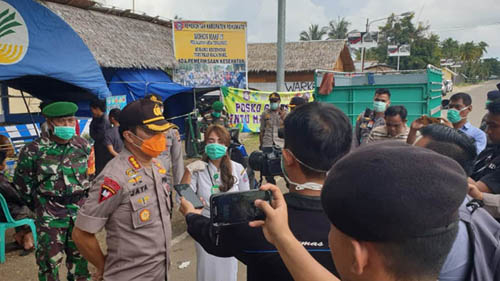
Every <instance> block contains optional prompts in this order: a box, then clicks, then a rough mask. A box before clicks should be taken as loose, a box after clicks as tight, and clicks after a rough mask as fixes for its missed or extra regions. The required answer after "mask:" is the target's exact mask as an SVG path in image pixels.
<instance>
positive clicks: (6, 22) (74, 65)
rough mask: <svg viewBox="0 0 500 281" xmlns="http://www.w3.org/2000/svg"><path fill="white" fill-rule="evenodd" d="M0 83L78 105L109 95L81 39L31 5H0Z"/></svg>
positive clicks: (22, 0) (13, 0)
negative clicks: (76, 102)
mask: <svg viewBox="0 0 500 281" xmlns="http://www.w3.org/2000/svg"><path fill="white" fill-rule="evenodd" d="M0 80H1V81H6V80H7V84H8V85H9V86H11V87H14V88H19V89H21V90H25V91H27V92H29V93H30V94H32V95H34V96H36V97H38V98H42V99H51V100H56V99H63V98H64V97H65V99H71V100H74V101H81V100H89V99H91V98H92V97H93V96H97V97H98V98H100V99H103V98H106V97H107V96H109V95H110V93H109V90H108V88H107V85H106V81H105V79H104V76H103V75H102V72H101V69H100V67H99V65H98V63H97V62H96V60H95V58H94V56H93V55H92V53H91V52H90V51H89V49H88V48H87V46H86V45H85V43H84V42H83V41H82V39H81V38H80V37H79V36H78V34H77V33H76V32H75V31H74V30H73V29H72V28H71V27H70V26H69V25H68V24H67V23H66V22H65V21H64V20H62V19H61V18H60V17H59V16H57V15H56V14H54V13H53V12H52V11H50V10H49V9H47V8H46V7H44V6H42V5H41V4H39V3H37V2H35V1H34V0H3V1H0ZM57 94H59V95H61V94H64V96H62V97H61V96H57Z"/></svg>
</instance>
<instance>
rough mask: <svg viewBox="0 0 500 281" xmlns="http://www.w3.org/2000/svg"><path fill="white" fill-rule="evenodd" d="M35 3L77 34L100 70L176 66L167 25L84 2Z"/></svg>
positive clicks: (170, 29)
mask: <svg viewBox="0 0 500 281" xmlns="http://www.w3.org/2000/svg"><path fill="white" fill-rule="evenodd" d="M39 2H40V3H41V4H43V5H45V6H46V7H47V8H49V9H50V10H51V11H53V12H54V13H56V14H57V15H59V16H60V17H61V18H62V19H63V20H64V21H66V22H67V23H68V24H69V25H70V26H71V27H72V28H73V29H74V30H75V31H76V32H77V33H78V35H79V36H80V37H81V38H82V39H83V41H84V42H85V44H86V45H87V46H88V48H89V49H90V51H91V52H92V54H93V55H94V57H95V58H96V60H97V62H98V63H99V64H100V65H101V67H110V68H140V69H167V68H174V67H175V66H176V64H177V62H176V60H175V57H174V51H173V42H172V28H171V22H170V21H165V20H161V19H159V18H158V17H149V16H146V15H139V14H135V13H132V12H131V11H130V10H120V9H115V8H105V7H101V6H99V5H98V4H96V3H95V2H93V1H88V0H49V1H41V0H39ZM55 2H57V3H55Z"/></svg>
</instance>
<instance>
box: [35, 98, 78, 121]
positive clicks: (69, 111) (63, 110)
mask: <svg viewBox="0 0 500 281" xmlns="http://www.w3.org/2000/svg"><path fill="white" fill-rule="evenodd" d="M77 110H78V106H77V105H76V104H74V103H72V102H67V101H57V102H53V103H51V104H49V105H47V106H45V107H44V108H43V110H42V114H43V115H44V116H45V117H49V118H56V117H64V116H74V115H75V113H76V111H77Z"/></svg>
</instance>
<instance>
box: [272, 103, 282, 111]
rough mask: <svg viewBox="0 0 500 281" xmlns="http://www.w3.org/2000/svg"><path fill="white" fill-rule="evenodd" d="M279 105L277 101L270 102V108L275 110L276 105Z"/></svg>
mask: <svg viewBox="0 0 500 281" xmlns="http://www.w3.org/2000/svg"><path fill="white" fill-rule="evenodd" d="M279 105H280V104H279V103H277V102H272V103H271V110H276V109H278V106H279Z"/></svg>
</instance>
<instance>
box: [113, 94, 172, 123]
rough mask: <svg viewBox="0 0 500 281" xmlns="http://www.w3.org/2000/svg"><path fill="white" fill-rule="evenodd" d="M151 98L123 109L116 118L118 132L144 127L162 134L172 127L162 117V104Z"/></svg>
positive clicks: (140, 100)
mask: <svg viewBox="0 0 500 281" xmlns="http://www.w3.org/2000/svg"><path fill="white" fill-rule="evenodd" d="M152 97H154V96H149V97H148V98H143V99H139V100H136V101H133V102H131V103H129V104H128V105H127V106H125V108H123V110H122V112H121V113H120V117H119V118H118V119H119V120H118V122H119V123H120V131H125V130H128V129H130V128H132V127H135V126H145V127H146V128H148V129H149V130H151V131H154V132H163V131H166V130H167V129H169V128H170V127H171V126H172V125H171V124H170V123H168V122H167V120H165V117H164V116H163V110H162V104H161V103H159V102H158V101H156V100H155V99H154V98H152Z"/></svg>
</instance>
